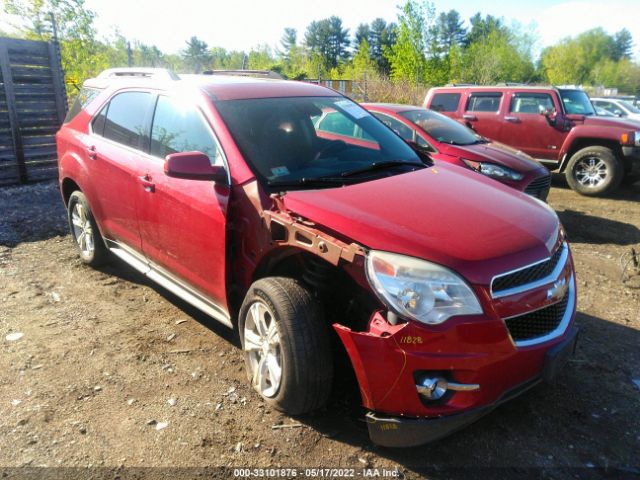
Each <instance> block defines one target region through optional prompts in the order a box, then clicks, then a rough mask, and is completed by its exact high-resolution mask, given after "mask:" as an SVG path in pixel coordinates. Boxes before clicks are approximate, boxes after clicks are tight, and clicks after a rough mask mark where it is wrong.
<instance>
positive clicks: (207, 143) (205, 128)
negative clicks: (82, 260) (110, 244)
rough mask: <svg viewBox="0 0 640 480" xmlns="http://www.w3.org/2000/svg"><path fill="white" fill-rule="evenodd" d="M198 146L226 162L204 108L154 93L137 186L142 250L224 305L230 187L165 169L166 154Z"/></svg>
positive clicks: (177, 278)
mask: <svg viewBox="0 0 640 480" xmlns="http://www.w3.org/2000/svg"><path fill="white" fill-rule="evenodd" d="M189 151H199V152H202V153H204V154H206V155H207V156H208V157H209V159H210V161H211V163H212V164H215V165H224V163H225V160H224V154H223V151H222V148H221V147H220V144H219V142H218V140H217V138H216V136H215V134H214V132H213V130H212V128H211V127H210V125H209V123H208V122H207V120H206V119H205V117H204V115H203V113H202V112H201V110H200V109H199V108H197V107H196V106H195V104H194V103H193V102H191V101H186V100H183V99H181V98H177V97H171V96H166V95H163V94H161V95H158V96H157V98H156V103H155V109H154V113H153V119H152V123H151V130H150V142H149V149H148V152H149V155H148V156H146V157H145V159H144V161H143V162H142V163H141V165H140V170H139V175H140V176H141V177H142V178H144V179H145V181H146V182H147V184H148V186H147V187H146V188H144V189H143V188H139V189H138V205H139V209H138V210H139V218H140V233H141V236H142V248H143V251H144V254H145V255H146V256H147V258H148V259H149V260H150V261H151V262H152V264H153V265H152V266H155V267H156V268H157V267H159V268H161V269H162V270H163V273H164V274H166V275H167V276H169V278H170V279H171V280H172V281H174V282H175V281H177V282H183V283H186V284H187V285H188V286H189V287H192V288H195V289H196V290H197V291H198V292H200V293H202V294H204V295H205V296H206V297H207V298H208V299H209V300H211V301H213V302H214V303H215V304H216V305H217V306H219V307H222V308H224V309H226V306H227V303H226V285H225V278H226V248H225V247H226V214H227V205H228V202H229V194H230V187H229V185H228V184H227V182H225V184H216V183H214V182H213V181H210V180H207V181H203V180H187V179H180V178H172V177H169V176H167V175H165V173H164V161H165V157H166V156H167V155H170V154H172V153H177V152H189Z"/></svg>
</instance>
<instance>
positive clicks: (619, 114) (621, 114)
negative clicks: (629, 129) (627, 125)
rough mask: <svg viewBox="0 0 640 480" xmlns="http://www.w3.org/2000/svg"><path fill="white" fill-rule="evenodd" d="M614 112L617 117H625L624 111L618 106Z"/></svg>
mask: <svg viewBox="0 0 640 480" xmlns="http://www.w3.org/2000/svg"><path fill="white" fill-rule="evenodd" d="M613 114H614V115H615V116H616V117H624V112H623V111H622V110H618V109H617V108H616V109H615V110H614V111H613Z"/></svg>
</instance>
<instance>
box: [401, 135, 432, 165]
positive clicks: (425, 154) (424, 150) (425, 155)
mask: <svg viewBox="0 0 640 480" xmlns="http://www.w3.org/2000/svg"><path fill="white" fill-rule="evenodd" d="M403 140H404V141H405V142H406V143H407V145H409V146H410V147H411V148H412V149H413V151H414V152H416V155H418V158H420V160H421V161H423V162H424V163H427V164H432V163H433V159H432V158H431V155H429V153H431V152H430V151H429V148H428V147H423V146H421V145H418V144H417V143H416V142H414V141H413V140H407V139H406V138H405V139H403Z"/></svg>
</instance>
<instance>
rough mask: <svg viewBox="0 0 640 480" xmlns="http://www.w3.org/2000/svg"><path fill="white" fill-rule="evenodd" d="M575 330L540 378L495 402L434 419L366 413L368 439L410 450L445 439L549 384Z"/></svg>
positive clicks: (570, 350) (553, 351) (552, 352)
mask: <svg viewBox="0 0 640 480" xmlns="http://www.w3.org/2000/svg"><path fill="white" fill-rule="evenodd" d="M577 339H578V328H577V327H575V326H573V327H572V328H571V329H570V330H569V331H568V332H567V333H566V336H565V338H564V339H563V340H562V341H561V342H559V343H558V344H556V345H554V346H553V347H552V348H550V349H549V350H548V351H547V352H546V354H545V363H544V368H543V370H542V372H541V373H540V375H538V376H536V377H534V378H532V379H530V380H528V381H526V382H524V383H523V384H520V385H518V386H517V387H515V388H513V389H511V390H509V391H507V392H505V393H504V394H503V395H502V396H501V397H500V398H499V399H498V400H497V401H496V402H494V403H492V404H490V405H486V406H483V407H479V408H475V409H473V410H468V411H466V412H462V413H458V414H454V415H446V416H441V417H435V418H405V417H387V416H381V415H378V414H376V413H374V412H370V413H368V414H367V416H366V420H367V426H368V429H369V437H370V438H371V440H372V441H373V442H374V443H376V444H378V445H381V446H384V447H414V446H417V445H422V444H424V443H429V442H432V441H434V440H438V439H440V438H443V437H446V436H447V435H450V434H451V433H453V432H455V431H457V430H460V429H461V428H463V427H466V426H467V425H470V424H471V423H473V422H475V421H476V420H478V419H480V418H481V417H483V416H484V415H486V414H487V413H489V412H491V411H492V410H493V409H494V408H496V407H498V406H499V405H500V404H502V403H504V402H506V401H508V400H510V399H512V398H514V397H517V396H518V395H520V394H522V393H523V392H525V391H526V390H528V389H530V388H531V387H533V386H535V385H537V384H538V383H540V382H541V381H543V380H544V381H548V382H550V381H553V380H555V378H556V377H557V376H558V374H559V373H560V371H561V370H562V367H563V366H564V365H565V363H566V362H567V361H568V359H569V358H570V357H571V356H572V355H573V354H574V352H575V348H576V344H577Z"/></svg>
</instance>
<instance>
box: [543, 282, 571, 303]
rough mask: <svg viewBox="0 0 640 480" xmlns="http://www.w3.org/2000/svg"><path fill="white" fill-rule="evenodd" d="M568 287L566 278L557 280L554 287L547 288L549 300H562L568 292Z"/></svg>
mask: <svg viewBox="0 0 640 480" xmlns="http://www.w3.org/2000/svg"><path fill="white" fill-rule="evenodd" d="M568 288H569V285H567V279H566V278H561V279H559V280H556V282H555V283H554V284H553V287H551V288H550V289H549V290H547V300H561V299H562V298H564V296H565V294H566V293H567V289H568Z"/></svg>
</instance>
